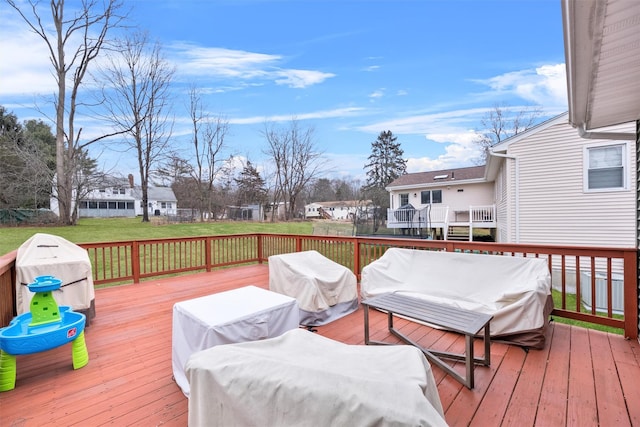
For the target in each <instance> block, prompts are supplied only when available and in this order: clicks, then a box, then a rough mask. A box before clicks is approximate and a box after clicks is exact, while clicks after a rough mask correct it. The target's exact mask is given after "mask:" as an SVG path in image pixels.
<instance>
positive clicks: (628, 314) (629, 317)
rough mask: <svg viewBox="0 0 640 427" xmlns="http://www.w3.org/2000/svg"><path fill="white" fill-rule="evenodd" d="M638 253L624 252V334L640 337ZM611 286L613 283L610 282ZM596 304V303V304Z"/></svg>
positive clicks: (628, 336) (631, 337) (630, 336)
mask: <svg viewBox="0 0 640 427" xmlns="http://www.w3.org/2000/svg"><path fill="white" fill-rule="evenodd" d="M637 273H638V254H637V253H634V252H630V251H628V252H625V253H624V279H623V280H624V281H623V283H624V336H625V337H626V338H630V339H637V338H638V320H639V319H638V274H637ZM609 286H611V284H609ZM594 305H595V304H594Z"/></svg>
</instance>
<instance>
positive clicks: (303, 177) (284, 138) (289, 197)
mask: <svg viewBox="0 0 640 427" xmlns="http://www.w3.org/2000/svg"><path fill="white" fill-rule="evenodd" d="M263 136H264V138H265V139H266V141H267V147H266V149H265V150H264V153H265V154H266V155H268V156H270V158H271V161H272V166H273V167H274V168H275V170H274V178H273V179H274V203H275V204H277V203H278V202H281V201H283V202H284V204H285V219H293V218H294V217H295V212H296V208H297V206H296V203H297V202H298V196H299V195H300V194H301V193H302V192H303V191H304V189H305V187H306V186H307V185H308V184H309V183H310V182H311V181H312V180H314V179H315V178H316V177H317V176H318V175H319V174H320V172H321V170H320V158H321V156H322V153H320V152H319V151H318V150H317V149H316V146H315V143H314V141H313V128H307V129H301V128H300V126H299V124H298V121H297V120H295V119H293V120H291V123H290V125H289V127H288V128H284V127H283V128H277V127H276V126H275V125H274V124H269V123H267V124H265V128H264V131H263ZM272 220H273V215H272Z"/></svg>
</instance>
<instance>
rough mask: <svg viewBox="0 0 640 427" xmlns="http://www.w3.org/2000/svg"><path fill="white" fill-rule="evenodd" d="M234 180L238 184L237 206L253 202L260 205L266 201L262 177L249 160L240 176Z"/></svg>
mask: <svg viewBox="0 0 640 427" xmlns="http://www.w3.org/2000/svg"><path fill="white" fill-rule="evenodd" d="M234 181H235V182H236V185H237V186H238V190H237V197H238V201H237V204H238V205H239V206H242V205H245V204H253V203H258V204H260V205H262V204H264V203H265V202H266V201H267V189H266V187H265V182H264V179H262V177H261V176H260V172H258V170H257V169H256V167H255V166H253V164H251V162H250V161H248V160H247V164H246V165H245V166H244V168H242V172H240V176H239V177H238V178H235V179H234Z"/></svg>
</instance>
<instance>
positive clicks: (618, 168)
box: [586, 144, 626, 191]
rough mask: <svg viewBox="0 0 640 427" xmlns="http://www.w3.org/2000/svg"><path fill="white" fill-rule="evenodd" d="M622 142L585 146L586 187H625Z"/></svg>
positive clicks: (609, 188)
mask: <svg viewBox="0 0 640 427" xmlns="http://www.w3.org/2000/svg"><path fill="white" fill-rule="evenodd" d="M624 147H625V145H624V144H617V145H606V146H598V147H588V148H586V155H587V161H586V164H587V171H586V182H587V185H586V187H587V188H586V189H587V191H590V190H595V191H597V190H611V189H624V188H625V163H626V159H625V152H626V150H625V149H624Z"/></svg>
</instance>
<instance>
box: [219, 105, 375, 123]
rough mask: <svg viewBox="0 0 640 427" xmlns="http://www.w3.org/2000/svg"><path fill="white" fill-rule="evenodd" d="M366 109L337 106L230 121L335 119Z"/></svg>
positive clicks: (257, 121) (231, 120) (231, 121)
mask: <svg viewBox="0 0 640 427" xmlns="http://www.w3.org/2000/svg"><path fill="white" fill-rule="evenodd" d="M364 111H365V110H364V109H363V108H360V107H346V108H336V109H334V110H322V111H314V112H310V113H304V114H294V115H273V116H253V117H244V118H231V119H229V123H231V124H236V125H250V124H256V123H267V122H288V121H291V119H296V120H313V119H333V118H336V117H352V116H356V115H358V114H361V113H363V112H364Z"/></svg>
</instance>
